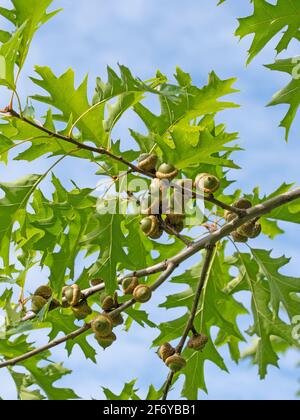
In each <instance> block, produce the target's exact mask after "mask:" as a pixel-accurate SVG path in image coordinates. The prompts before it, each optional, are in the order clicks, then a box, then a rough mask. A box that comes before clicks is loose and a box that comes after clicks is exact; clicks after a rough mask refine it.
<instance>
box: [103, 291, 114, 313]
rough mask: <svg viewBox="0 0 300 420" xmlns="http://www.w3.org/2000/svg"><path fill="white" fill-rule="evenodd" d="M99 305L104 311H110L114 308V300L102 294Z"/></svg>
mask: <svg viewBox="0 0 300 420" xmlns="http://www.w3.org/2000/svg"><path fill="white" fill-rule="evenodd" d="M100 303H101V306H102V309H103V310H104V311H111V310H112V309H114V307H115V301H114V298H113V297H111V296H109V295H107V294H106V293H103V294H102V295H101V297H100Z"/></svg>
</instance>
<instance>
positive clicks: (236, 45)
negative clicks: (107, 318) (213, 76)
mask: <svg viewBox="0 0 300 420" xmlns="http://www.w3.org/2000/svg"><path fill="white" fill-rule="evenodd" d="M8 3H9V2H8V1H7V0H3V1H1V4H3V5H5V4H8ZM216 3H217V1H214V0H210V1H207V0H189V1H188V2H182V1H181V0H164V1H163V2H162V1H159V0H150V1H149V0H126V1H124V0H112V1H110V2H107V1H104V0H86V1H84V2H80V1H75V2H74V0H73V1H72V0H55V1H54V5H55V6H56V7H63V8H64V11H63V12H62V13H60V14H59V15H58V16H57V17H56V18H55V19H54V20H52V21H51V22H50V23H48V24H47V25H46V26H45V27H44V28H42V29H41V30H40V32H39V33H38V35H37V37H36V39H35V41H34V42H33V46H32V49H31V53H30V56H29V60H28V62H27V65H26V68H25V71H24V74H23V78H22V80H21V84H20V93H21V96H22V97H23V98H24V97H26V96H28V95H31V94H33V93H35V92H36V87H34V86H33V85H32V83H31V82H30V81H29V80H28V76H31V75H33V67H34V65H35V64H38V65H48V66H50V67H51V68H52V69H53V70H54V72H55V73H57V74H60V73H62V72H64V71H65V70H66V69H67V68H68V67H72V68H73V69H74V70H75V72H76V81H77V83H79V82H80V81H81V80H82V78H83V77H84V76H85V74H86V73H89V75H90V88H91V93H92V90H93V85H94V80H95V77H96V76H98V75H101V76H103V77H105V68H106V65H107V64H109V65H111V66H112V67H116V65H117V63H118V62H119V63H121V64H124V65H126V66H128V67H130V68H131V70H132V71H133V73H134V74H136V75H138V76H139V77H140V78H142V79H147V78H149V77H151V76H153V75H154V74H155V72H156V70H157V69H160V70H161V71H162V72H163V73H165V74H167V75H168V76H170V77H171V76H172V74H173V73H174V71H175V68H176V66H177V65H179V66H180V67H182V68H183V69H184V70H185V71H188V72H190V73H191V75H192V77H193V80H194V82H195V84H199V85H202V84H204V83H205V82H206V80H207V75H208V73H209V72H210V71H211V70H215V71H216V72H217V74H218V75H219V76H220V77H222V78H224V79H225V78H229V77H237V78H238V81H237V83H236V87H237V88H238V89H240V92H239V93H238V94H235V95H234V100H235V101H236V102H237V103H239V104H240V105H241V108H240V109H238V110H230V111H226V112H223V113H222V114H220V116H219V117H218V120H219V121H222V122H225V123H226V125H227V127H228V130H229V131H234V132H235V131H238V132H239V133H240V143H241V146H242V147H243V148H244V149H245V150H246V151H245V152H240V153H237V154H236V160H237V162H238V163H239V165H240V166H241V167H242V168H243V170H242V171H232V175H231V177H232V179H237V180H238V181H237V184H236V185H237V187H239V188H243V189H244V190H245V191H246V192H249V191H251V190H252V188H253V187H255V186H256V185H260V187H261V191H262V192H265V193H270V192H272V191H274V189H276V188H277V187H278V186H279V185H281V184H282V183H283V182H296V183H297V184H300V171H299V153H300V138H299V137H300V136H299V134H300V124H299V122H296V123H295V124H294V125H293V128H292V130H291V135H290V142H289V144H288V145H287V144H286V143H285V141H284V131H283V130H282V129H280V128H278V124H279V121H280V120H281V119H282V118H283V115H284V112H285V111H286V107H285V106H283V107H273V108H266V107H265V105H266V103H267V102H268V101H269V100H270V98H271V96H272V95H273V94H274V93H275V92H276V91H277V90H279V89H280V88H281V87H282V86H283V85H284V84H285V83H286V82H287V81H288V78H287V77H286V76H285V75H283V74H279V73H276V72H271V71H269V70H267V69H265V68H263V66H262V65H263V64H268V63H271V62H273V60H274V46H275V45H276V39H275V40H274V42H272V43H271V44H269V46H268V47H267V48H266V49H265V50H264V51H263V53H262V54H260V56H259V57H258V58H257V59H255V60H254V62H253V63H252V64H251V65H250V66H249V67H247V68H246V66H245V62H246V51H247V49H248V47H249V41H250V39H248V40H243V41H242V42H238V39H237V38H235V37H234V36H233V32H234V29H235V28H236V26H237V22H236V18H237V17H238V16H245V15H247V14H249V12H250V11H251V9H252V7H251V5H250V3H249V2H248V1H237V0H235V1H234V0H232V1H228V2H226V3H225V4H224V5H222V6H221V7H218V8H217V7H216ZM296 54H297V55H299V50H298V51H297V45H296V44H292V45H291V48H290V52H289V55H296ZM283 56H285V54H283ZM1 94H2V96H1V106H2V105H4V104H3V103H2V101H5V94H4V93H2V92H1ZM129 127H130V128H133V129H136V128H140V123H139V122H138V120H137V119H136V118H135V117H134V115H133V114H131V113H129V114H128V115H127V118H125V119H124V121H123V122H122V123H121V124H119V126H118V127H117V129H116V131H115V138H117V137H120V138H122V143H123V147H124V148H126V145H128V144H129V143H128V142H129V134H128V128H129ZM49 166H50V162H49V160H48V161H47V160H44V159H43V160H40V161H38V162H36V163H35V166H34V172H35V173H41V172H42V171H45V170H46V169H47V168H48V167H49ZM31 172H33V169H32V165H31V164H27V163H25V162H21V163H20V162H18V163H16V162H10V164H9V166H8V167H5V166H3V165H2V166H0V176H1V180H4V181H8V180H14V179H17V178H18V177H20V176H22V175H24V174H28V173H31ZM56 174H57V175H58V176H60V177H61V178H62V179H63V181H64V183H65V185H67V186H69V185H70V183H69V180H70V179H73V180H75V181H76V183H78V184H79V185H81V186H94V185H96V182H97V178H96V177H95V175H94V168H91V167H90V165H88V164H86V165H83V166H82V170H81V171H80V173H79V171H78V169H77V167H76V165H74V160H70V161H68V162H67V163H65V164H64V165H62V166H60V167H58V168H57V169H56ZM44 187H45V188H47V182H46V183H45V184H44ZM285 227H286V229H287V234H286V236H283V237H278V238H277V239H276V241H275V242H271V241H269V240H267V239H265V238H262V239H259V240H258V242H257V244H255V246H257V247H266V248H268V249H274V250H275V251H274V255H282V254H286V255H287V256H289V257H292V262H291V264H290V266H289V267H288V268H287V269H285V272H286V273H288V274H292V275H294V276H298V277H299V265H298V261H299V257H300V250H299V248H298V244H299V234H300V228H299V227H297V226H285ZM174 287H175V286H169V285H168V287H167V289H166V288H165V289H163V290H162V291H161V292H160V293H159V294H158V295H157V296H156V297H155V301H154V302H153V303H155V302H157V303H160V302H162V301H163V300H164V295H165V294H166V293H168V294H169V293H170V289H171V288H174ZM174 290H175V289H174ZM153 303H152V302H151V305H149V310H151V312H152V309H151V308H152V305H153ZM171 315H172V313H171V314H168V313H165V312H164V311H162V310H159V311H158V310H157V311H155V312H154V313H153V316H152V319H153V320H154V322H155V321H161V320H162V319H166V318H167V319H168V318H170V317H171ZM241 321H242V322H243V323H245V324H246V322H247V321H248V319H246V318H245V319H244V320H241ZM156 335H157V332H156V331H149V330H143V329H141V328H139V327H138V328H137V329H135V332H131V333H129V334H125V333H123V332H122V331H120V333H119V345H118V346H114V347H112V349H111V350H109V351H107V352H105V353H104V352H102V351H100V352H99V356H98V364H97V366H94V365H92V364H90V363H87V362H86V361H85V360H84V358H83V357H82V353H81V352H80V351H79V350H77V351H76V352H75V353H74V354H73V356H72V357H71V359H70V360H67V358H66V354H65V353H64V352H63V351H62V350H61V349H56V350H55V351H54V358H53V359H56V360H61V358H62V357H63V358H64V359H65V363H66V366H67V367H69V368H70V369H74V374H73V375H72V376H70V377H67V378H65V379H64V380H63V381H62V382H61V384H62V385H64V386H71V387H75V389H76V391H77V392H78V394H79V395H81V396H82V397H84V398H90V397H91V396H93V397H94V398H101V397H102V396H103V394H102V393H101V388H100V386H101V385H105V386H108V387H110V388H112V389H113V390H114V391H116V392H117V391H120V389H121V387H122V384H123V382H124V381H130V380H132V379H133V378H136V377H139V378H140V379H139V381H138V387H139V388H140V389H141V393H142V395H144V394H145V392H146V389H147V387H148V386H149V384H150V383H153V384H154V385H156V386H157V387H158V386H160V385H161V382H162V378H164V376H165V375H166V373H167V372H166V369H165V367H164V366H162V364H161V362H160V361H159V360H158V358H157V356H156V355H155V352H154V351H153V350H149V347H150V345H151V339H152V338H155V337H156ZM37 340H38V341H40V342H43V338H42V337H41V336H40V335H37ZM120 349H122V351H121V354H120ZM223 355H224V357H225V359H226V360H228V353H227V350H226V349H225V350H224V351H223ZM297 356H299V354H298V355H297V354H295V353H294V352H290V353H289V354H288V355H287V356H286V357H284V358H283V359H282V360H281V368H282V369H281V371H278V370H277V369H273V368H271V369H270V375H269V377H268V379H267V380H266V381H265V382H261V381H259V380H258V379H257V371H256V368H252V367H250V366H249V364H248V362H244V363H243V364H242V365H240V366H239V367H236V366H234V365H233V364H231V363H230V362H228V366H229V368H230V370H231V374H230V375H227V374H225V373H222V372H220V371H219V370H217V369H216V368H215V367H214V366H212V365H210V364H207V369H206V370H207V375H206V376H207V384H208V388H209V392H210V393H209V398H210V399H220V398H223V399H224V398H225V399H291V398H294V396H295V392H296V390H297V378H298V376H299V371H297V369H296V364H297V361H298V358H297ZM0 384H1V386H0V394H1V395H2V396H3V397H6V398H14V397H15V391H14V388H13V385H12V383H11V381H10V379H9V377H8V375H7V374H6V373H5V372H0ZM176 391H177V392H176V393H173V394H172V395H171V396H173V397H176V396H177V395H178V387H176ZM201 398H206V397H205V396H204V395H202V394H201Z"/></svg>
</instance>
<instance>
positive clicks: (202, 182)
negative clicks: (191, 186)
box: [195, 173, 221, 194]
mask: <svg viewBox="0 0 300 420" xmlns="http://www.w3.org/2000/svg"><path fill="white" fill-rule="evenodd" d="M220 185H221V183H220V180H219V179H218V178H217V177H216V176H214V175H210V174H205V173H204V174H199V175H198V176H197V177H196V179H195V187H196V188H197V189H198V190H200V191H203V192H204V193H206V194H212V193H214V192H216V191H217V190H218V189H219V188H220Z"/></svg>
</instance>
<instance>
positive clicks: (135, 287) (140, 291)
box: [122, 277, 152, 303]
mask: <svg viewBox="0 0 300 420" xmlns="http://www.w3.org/2000/svg"><path fill="white" fill-rule="evenodd" d="M122 287H123V291H124V294H125V295H131V296H132V297H133V298H134V299H135V301H136V302H138V303H146V302H149V300H151V298H152V291H151V289H150V287H149V286H147V285H146V284H139V279H138V278H137V277H128V278H126V279H125V280H124V281H123V284H122Z"/></svg>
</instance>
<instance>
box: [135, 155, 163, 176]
mask: <svg viewBox="0 0 300 420" xmlns="http://www.w3.org/2000/svg"><path fill="white" fill-rule="evenodd" d="M157 161H158V157H157V155H156V154H155V153H144V154H142V155H141V156H140V157H139V160H138V167H139V168H140V169H141V170H143V171H146V172H150V173H155V171H156V165H157Z"/></svg>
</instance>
